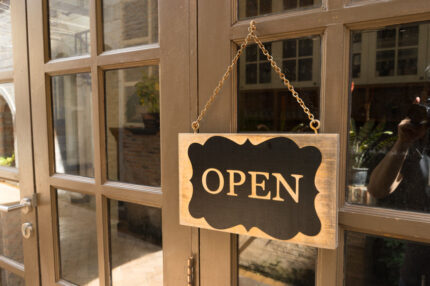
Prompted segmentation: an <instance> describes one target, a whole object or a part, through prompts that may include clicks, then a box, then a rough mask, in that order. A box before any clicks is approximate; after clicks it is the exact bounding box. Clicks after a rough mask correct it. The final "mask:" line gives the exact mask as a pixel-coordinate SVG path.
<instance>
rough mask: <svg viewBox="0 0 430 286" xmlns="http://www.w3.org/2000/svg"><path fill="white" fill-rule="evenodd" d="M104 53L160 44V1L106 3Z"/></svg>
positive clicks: (112, 1) (104, 12)
mask: <svg viewBox="0 0 430 286" xmlns="http://www.w3.org/2000/svg"><path fill="white" fill-rule="evenodd" d="M103 37H104V50H105V51H109V50H114V49H120V48H126V47H131V46H137V45H145V44H152V43H156V42H158V1H157V0H131V1H126V0H103Z"/></svg>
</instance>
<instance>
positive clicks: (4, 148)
mask: <svg viewBox="0 0 430 286" xmlns="http://www.w3.org/2000/svg"><path fill="white" fill-rule="evenodd" d="M15 112H16V108H15V91H14V87H13V83H4V84H0V166H3V167H15V166H16V165H17V161H16V158H15V156H16V155H15V153H16V142H15V132H14V130H15Z"/></svg>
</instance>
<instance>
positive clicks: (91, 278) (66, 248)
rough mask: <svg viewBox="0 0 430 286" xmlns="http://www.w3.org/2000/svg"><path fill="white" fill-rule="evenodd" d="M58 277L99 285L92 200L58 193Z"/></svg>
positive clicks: (91, 198)
mask: <svg viewBox="0 0 430 286" xmlns="http://www.w3.org/2000/svg"><path fill="white" fill-rule="evenodd" d="M57 210H58V232H59V248H60V249H59V250H60V262H61V264H60V266H61V274H60V277H61V278H62V279H64V280H67V281H69V282H72V283H75V284H77V285H98V262H97V257H98V256H97V223H96V204H95V197H94V196H90V195H84V194H81V193H76V192H69V191H64V190H57Z"/></svg>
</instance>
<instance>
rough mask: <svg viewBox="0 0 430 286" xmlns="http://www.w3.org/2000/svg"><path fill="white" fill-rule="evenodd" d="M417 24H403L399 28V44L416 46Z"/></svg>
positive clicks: (417, 36)
mask: <svg viewBox="0 0 430 286" xmlns="http://www.w3.org/2000/svg"><path fill="white" fill-rule="evenodd" d="M418 31H419V26H418V25H414V26H404V27H400V28H399V46H400V47H403V46H416V45H418V38H419V35H418Z"/></svg>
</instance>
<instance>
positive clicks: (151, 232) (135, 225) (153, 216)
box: [110, 200, 163, 286]
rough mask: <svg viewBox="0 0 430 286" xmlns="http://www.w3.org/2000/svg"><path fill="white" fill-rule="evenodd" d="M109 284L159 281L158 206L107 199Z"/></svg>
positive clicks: (160, 269) (135, 283) (160, 243)
mask: <svg viewBox="0 0 430 286" xmlns="http://www.w3.org/2000/svg"><path fill="white" fill-rule="evenodd" d="M110 244H111V245H110V248H111V265H112V269H111V274H112V285H127V286H133V285H136V286H140V285H151V286H152V285H154V286H155V285H160V286H161V285H163V250H162V235H161V209H158V208H153V207H147V206H141V205H137V204H132V203H127V202H122V201H114V200H110Z"/></svg>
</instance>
